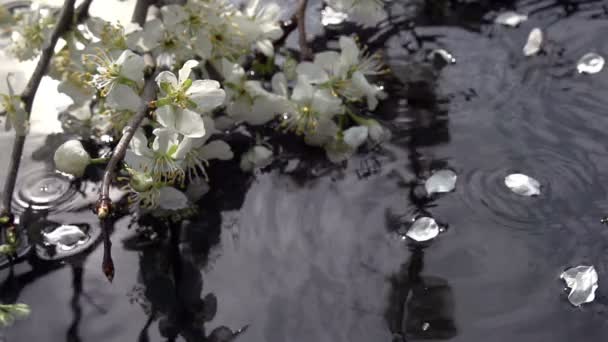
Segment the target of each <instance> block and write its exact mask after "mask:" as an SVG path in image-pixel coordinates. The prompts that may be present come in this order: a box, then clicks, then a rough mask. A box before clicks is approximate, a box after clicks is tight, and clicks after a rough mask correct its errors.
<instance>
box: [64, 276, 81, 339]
mask: <svg viewBox="0 0 608 342" xmlns="http://www.w3.org/2000/svg"><path fill="white" fill-rule="evenodd" d="M83 272H84V269H83V268H82V265H75V264H73V265H72V289H73V290H74V294H73V295H72V299H71V300H70V307H71V308H72V313H73V315H74V318H73V320H72V324H70V328H69V329H68V333H67V336H66V341H67V342H80V341H82V340H81V338H80V336H79V335H78V326H79V325H80V320H81V319H82V308H81V307H80V295H81V294H82V279H83V278H82V276H83Z"/></svg>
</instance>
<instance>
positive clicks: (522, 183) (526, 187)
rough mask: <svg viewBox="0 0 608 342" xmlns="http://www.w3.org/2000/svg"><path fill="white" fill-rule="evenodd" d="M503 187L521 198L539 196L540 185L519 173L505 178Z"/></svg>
mask: <svg viewBox="0 0 608 342" xmlns="http://www.w3.org/2000/svg"><path fill="white" fill-rule="evenodd" d="M505 185H506V186H507V187H508V188H509V189H511V191H513V192H514V193H516V194H518V195H521V196H537V195H540V183H539V182H538V181H537V180H536V179H534V178H532V177H529V176H526V175H524V174H521V173H514V174H510V175H508V176H507V177H505Z"/></svg>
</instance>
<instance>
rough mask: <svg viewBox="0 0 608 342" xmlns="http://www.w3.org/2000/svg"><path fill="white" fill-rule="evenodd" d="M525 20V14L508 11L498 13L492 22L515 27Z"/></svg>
mask: <svg viewBox="0 0 608 342" xmlns="http://www.w3.org/2000/svg"><path fill="white" fill-rule="evenodd" d="M526 20H528V16H527V15H525V14H519V13H516V12H512V11H509V12H504V13H501V14H499V15H498V16H497V17H496V19H494V23H496V24H500V25H505V26H511V27H515V26H517V25H519V24H521V23H523V22H524V21H526Z"/></svg>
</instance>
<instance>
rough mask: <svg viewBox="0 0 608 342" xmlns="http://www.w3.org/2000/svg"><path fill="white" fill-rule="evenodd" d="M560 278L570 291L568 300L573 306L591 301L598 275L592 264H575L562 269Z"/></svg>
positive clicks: (593, 297) (596, 285) (596, 286)
mask: <svg viewBox="0 0 608 342" xmlns="http://www.w3.org/2000/svg"><path fill="white" fill-rule="evenodd" d="M560 278H561V279H563V280H564V281H565V282H566V286H568V287H569V288H570V289H571V291H570V294H569V295H568V300H569V301H570V303H572V305H574V306H580V305H581V304H584V303H589V302H592V301H593V300H594V299H595V291H596V290H597V288H598V284H597V282H598V276H597V272H596V271H595V268H594V267H593V266H576V267H573V268H570V269H568V270H566V271H564V272H563V273H562V274H561V275H560Z"/></svg>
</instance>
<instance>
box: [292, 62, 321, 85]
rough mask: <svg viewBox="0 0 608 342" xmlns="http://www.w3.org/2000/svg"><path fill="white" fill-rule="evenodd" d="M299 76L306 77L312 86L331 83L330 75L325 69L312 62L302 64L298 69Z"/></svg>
mask: <svg viewBox="0 0 608 342" xmlns="http://www.w3.org/2000/svg"><path fill="white" fill-rule="evenodd" d="M296 72H297V73H298V75H300V76H303V77H306V78H307V79H308V81H309V82H310V83H312V84H320V83H324V82H327V81H329V75H327V72H326V71H325V70H323V68H322V67H321V66H319V65H317V64H314V63H311V62H302V63H300V64H298V66H297V67H296Z"/></svg>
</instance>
